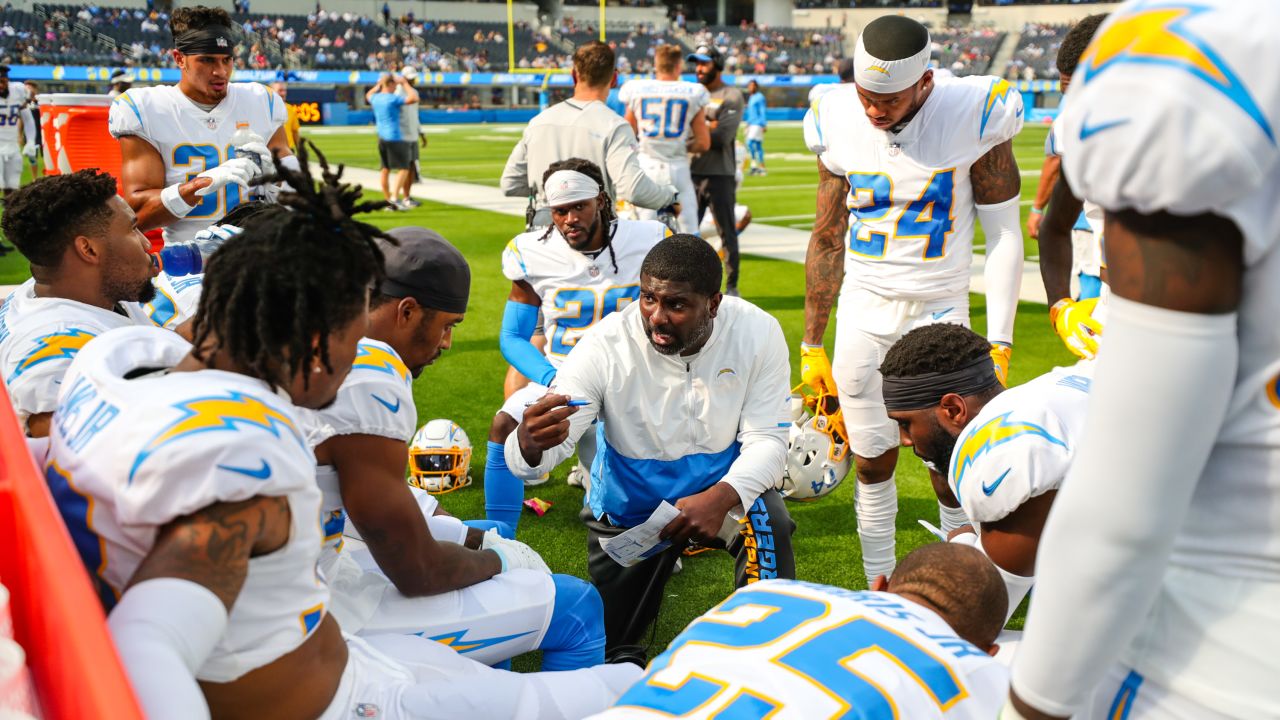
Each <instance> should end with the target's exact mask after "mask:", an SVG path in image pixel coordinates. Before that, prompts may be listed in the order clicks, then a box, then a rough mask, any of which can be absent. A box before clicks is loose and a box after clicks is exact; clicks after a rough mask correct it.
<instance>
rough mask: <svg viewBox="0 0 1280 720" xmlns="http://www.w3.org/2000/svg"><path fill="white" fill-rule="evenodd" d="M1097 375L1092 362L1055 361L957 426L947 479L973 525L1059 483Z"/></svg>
mask: <svg viewBox="0 0 1280 720" xmlns="http://www.w3.org/2000/svg"><path fill="white" fill-rule="evenodd" d="M1092 382H1093V363H1092V362H1081V363H1079V364H1076V365H1072V366H1071V367H1065V368H1055V369H1053V370H1051V371H1049V372H1048V373H1045V374H1044V375H1041V376H1040V377H1038V378H1036V379H1034V380H1032V381H1030V382H1028V383H1025V384H1023V385H1018V386H1017V387H1012V388H1009V389H1008V390H1005V391H1004V392H1002V393H1000V394H999V395H997V396H995V398H993V399H992V400H991V402H989V403H987V405H986V407H984V408H982V410H981V411H980V412H979V413H978V415H977V416H976V417H975V418H974V419H973V420H971V421H970V422H969V424H968V425H966V426H965V428H964V430H962V431H961V432H960V436H959V437H958V438H956V444H955V450H954V451H953V452H952V454H951V468H950V472H949V473H948V475H947V484H948V485H950V487H951V492H952V493H954V494H955V496H956V499H957V500H959V501H960V507H962V508H964V513H965V515H967V516H968V518H969V520H971V521H972V522H973V523H974V524H975V526H976V524H977V523H986V522H995V521H997V520H1000V519H1001V518H1004V517H1005V516H1006V515H1008V514H1010V513H1012V512H1013V511H1014V510H1017V509H1018V508H1019V507H1020V506H1021V505H1022V504H1023V503H1025V502H1026V501H1028V500H1030V499H1031V498H1033V497H1037V496H1040V495H1043V494H1045V493H1047V492H1049V491H1050V490H1057V489H1058V488H1059V487H1060V486H1061V485H1062V480H1063V478H1065V477H1066V475H1067V468H1068V467H1070V465H1071V458H1072V456H1073V455H1074V453H1075V449H1076V446H1077V445H1079V443H1080V436H1081V435H1082V434H1083V433H1084V421H1085V406H1086V404H1087V403H1088V400H1089V386H1090V385H1091V384H1092Z"/></svg>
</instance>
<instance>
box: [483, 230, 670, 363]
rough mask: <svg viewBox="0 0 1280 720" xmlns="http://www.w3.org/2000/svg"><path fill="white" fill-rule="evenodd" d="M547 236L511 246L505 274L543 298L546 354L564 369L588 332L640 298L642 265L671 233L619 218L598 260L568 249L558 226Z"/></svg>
mask: <svg viewBox="0 0 1280 720" xmlns="http://www.w3.org/2000/svg"><path fill="white" fill-rule="evenodd" d="M605 232H606V233H607V232H609V230H608V229H606V230H605ZM545 233H546V231H545V230H534V231H532V232H527V233H523V234H521V235H517V236H516V237H515V238H514V239H513V240H512V241H511V242H509V243H507V248H506V249H505V250H503V251H502V272H503V274H504V275H506V276H507V279H508V280H511V281H512V282H515V281H518V280H523V281H525V282H527V283H529V285H531V286H532V287H533V290H534V292H536V293H538V297H539V298H541V299H542V315H543V318H544V319H545V325H544V327H545V329H546V333H547V347H546V350H545V353H546V356H547V359H548V360H550V361H551V364H552V365H553V366H555V367H557V368H559V367H560V363H561V362H563V361H564V358H565V356H566V355H568V354H569V351H570V350H572V349H573V346H574V345H575V344H576V343H577V342H578V338H580V337H582V334H583V333H584V332H586V331H587V328H589V327H591V326H592V325H595V324H596V323H597V322H599V321H600V319H601V318H604V317H606V316H608V315H609V314H610V313H614V312H617V311H619V310H621V309H622V308H624V307H626V306H627V305H629V304H630V303H631V302H632V301H633V300H635V299H636V298H638V297H640V264H641V263H643V262H644V258H645V256H646V255H648V254H649V251H650V250H651V249H653V246H654V245H657V244H658V243H659V242H660V241H661V240H662V239H663V238H665V237H667V236H669V235H670V234H671V230H669V229H668V228H667V226H666V225H663V224H662V223H660V222H656V221H649V220H619V221H618V223H617V225H616V230H615V232H614V234H613V239H612V240H611V241H609V247H608V248H606V249H605V250H604V251H603V252H601V253H600V254H599V255H597V256H596V257H594V258H591V257H588V256H586V255H583V254H582V253H580V252H578V251H577V250H574V249H573V248H571V247H569V243H568V242H566V241H565V239H564V236H563V235H561V234H560V231H559V230H556V229H555V228H554V226H553V227H552V228H551V234H550V235H549V236H547V238H546V240H543V239H542V237H543V235H544V234H545ZM609 248H612V251H610V249H609Z"/></svg>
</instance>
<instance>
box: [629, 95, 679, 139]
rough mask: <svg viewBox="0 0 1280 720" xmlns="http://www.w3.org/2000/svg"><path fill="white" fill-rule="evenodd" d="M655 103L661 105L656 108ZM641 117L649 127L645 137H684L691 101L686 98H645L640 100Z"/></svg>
mask: <svg viewBox="0 0 1280 720" xmlns="http://www.w3.org/2000/svg"><path fill="white" fill-rule="evenodd" d="M655 105H657V106H661V107H657V108H655V107H654V106H655ZM640 119H641V120H643V121H644V126H645V127H646V128H648V129H647V130H645V133H644V134H645V137H664V138H667V139H672V138H678V137H683V136H684V125H685V122H686V121H688V119H689V101H688V100H685V99H684V98H656V97H651V98H644V99H643V100H641V101H640Z"/></svg>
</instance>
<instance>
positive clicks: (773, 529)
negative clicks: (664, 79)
mask: <svg viewBox="0 0 1280 720" xmlns="http://www.w3.org/2000/svg"><path fill="white" fill-rule="evenodd" d="M730 179H732V178H730ZM580 517H581V518H582V521H583V522H584V523H586V526H587V574H588V575H590V576H591V582H592V584H594V585H595V586H596V589H597V590H599V591H600V597H601V598H603V599H604V631H605V658H606V659H607V660H609V661H610V662H614V661H617V660H622V659H627V658H638V659H640V660H641V661H642V662H643V659H644V658H643V655H644V652H645V647H644V639H645V630H646V629H648V627H649V625H650V624H651V623H653V621H654V620H655V619H657V617H658V609H659V608H660V607H661V606H662V595H663V589H664V588H665V587H666V584H667V580H668V579H670V578H671V573H672V570H673V569H674V568H675V564H676V560H677V559H679V558H680V553H681V551H683V550H684V548H683V547H675V546H672V547H671V548H669V549H668V550H667V551H666V552H664V553H662V554H660V555H657V556H655V557H651V558H649V559H648V560H645V561H644V562H641V563H638V564H636V565H632V566H631V567H623V566H621V565H619V564H618V563H616V562H614V560H613V558H611V557H609V556H608V555H607V554H605V552H604V550H602V549H601V548H600V539H601V538H608V537H614V536H616V535H620V534H621V533H622V532H623V531H625V530H626V529H627V528H620V527H614V526H612V525H610V524H608V523H607V522H603V521H600V520H596V519H595V517H594V515H592V513H591V508H590V507H587V508H583V510H582V514H581V516H580ZM738 528H739V530H738V533H737V534H736V535H735V536H733V538H732V540H730V541H729V542H728V543H727V545H726V544H724V543H723V542H717V543H716V545H717V546H718V547H724V549H726V550H728V551H729V552H730V553H731V554H733V555H734V557H735V558H736V567H735V569H734V585H735V587H742V586H744V585H747V584H749V583H753V582H755V581H757V580H763V579H769V578H786V579H795V576H796V561H795V554H794V553H793V552H792V549H791V535H792V533H794V532H795V529H796V524H795V522H794V521H793V520H792V519H791V514H790V513H789V512H787V508H786V502H785V501H784V500H783V499H782V496H781V495H779V494H778V493H777V491H774V490H769V491H767V492H765V493H764V494H763V495H761V496H760V497H759V498H758V499H757V500H756V502H755V503H754V504H753V505H752V506H751V508H750V509H749V510H748V511H747V520H746V522H743V523H741V524H740V525H739V526H738Z"/></svg>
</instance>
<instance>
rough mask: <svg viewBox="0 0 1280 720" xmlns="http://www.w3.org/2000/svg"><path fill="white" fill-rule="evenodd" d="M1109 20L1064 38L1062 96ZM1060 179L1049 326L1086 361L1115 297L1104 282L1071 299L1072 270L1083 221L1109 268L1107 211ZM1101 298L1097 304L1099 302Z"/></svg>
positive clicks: (1048, 282) (1085, 24) (1051, 236)
mask: <svg viewBox="0 0 1280 720" xmlns="http://www.w3.org/2000/svg"><path fill="white" fill-rule="evenodd" d="M1106 19H1107V16H1106V15H1105V14H1097V15H1090V16H1089V17H1086V18H1084V19H1083V20H1081V21H1080V22H1078V23H1076V24H1075V26H1073V27H1072V28H1071V30H1069V31H1068V32H1067V34H1066V37H1064V38H1063V39H1062V45H1061V47H1059V48H1058V59H1057V65H1058V74H1059V77H1060V78H1061V83H1062V92H1063V93H1066V92H1067V90H1068V89H1070V86H1071V77H1072V75H1074V74H1075V70H1076V68H1077V67H1078V66H1079V63H1080V56H1081V55H1083V54H1084V50H1085V48H1086V47H1087V46H1088V45H1089V42H1090V41H1091V40H1093V36H1094V33H1096V32H1097V31H1098V26H1099V25H1101V24H1102V22H1103V21H1104V20H1106ZM1060 132H1061V129H1060V127H1059V126H1058V124H1057V123H1055V124H1054V127H1053V128H1052V129H1050V131H1049V136H1048V137H1047V138H1046V141H1045V144H1046V146H1047V147H1046V153H1045V154H1046V155H1047V157H1046V161H1045V162H1046V167H1047V168H1048V167H1050V166H1051V165H1050V160H1052V162H1053V166H1054V167H1056V164H1057V163H1060V162H1061V159H1062V158H1061V152H1062V145H1063V143H1062V142H1061V141H1060V140H1059V139H1058V135H1059V134H1060ZM1053 174H1054V175H1055V176H1056V177H1057V180H1056V182H1054V184H1053V185H1052V188H1051V190H1050V194H1049V204H1048V207H1047V208H1046V209H1045V212H1044V217H1043V219H1042V220H1041V222H1040V225H1039V228H1038V229H1039V242H1040V276H1041V278H1043V280H1044V290H1045V296H1046V297H1049V298H1058V300H1057V301H1056V302H1054V303H1053V305H1052V306H1050V308H1049V322H1050V323H1051V324H1052V325H1053V329H1054V332H1056V333H1057V334H1058V336H1059V337H1060V338H1062V342H1063V343H1064V344H1065V345H1066V346H1067V349H1068V350H1070V351H1071V352H1073V353H1075V354H1076V355H1077V356H1079V357H1081V358H1086V359H1088V358H1092V357H1094V356H1096V355H1097V353H1098V340H1099V339H1100V337H1101V335H1102V320H1103V317H1104V313H1105V303H1106V296H1107V295H1108V294H1109V293H1108V290H1107V287H1106V283H1105V282H1102V281H1101V280H1100V281H1099V285H1100V287H1099V288H1098V292H1096V293H1094V295H1093V296H1091V297H1086V294H1085V293H1084V286H1083V282H1082V284H1081V299H1080V300H1074V299H1072V297H1071V270H1072V265H1073V256H1075V255H1076V254H1077V251H1076V250H1077V239H1076V238H1075V237H1074V235H1075V229H1077V228H1079V227H1080V218H1081V217H1083V218H1084V219H1085V221H1086V224H1085V229H1087V230H1089V231H1090V235H1091V237H1089V238H1088V242H1089V243H1090V247H1088V248H1086V249H1085V252H1088V253H1089V254H1090V255H1092V256H1093V257H1095V258H1097V261H1096V264H1097V265H1098V266H1099V268H1098V269H1099V273H1100V274H1101V271H1102V270H1104V269H1105V268H1106V263H1105V261H1104V260H1103V259H1102V257H1101V256H1102V242H1103V238H1102V230H1103V227H1102V208H1100V207H1098V206H1097V205H1096V204H1094V203H1085V202H1082V201H1081V200H1080V199H1078V198H1077V197H1076V196H1075V194H1074V193H1073V192H1072V190H1071V183H1070V182H1069V181H1068V180H1067V178H1066V177H1065V176H1064V175H1063V174H1062V173H1061V172H1057V171H1055V172H1054V173H1053ZM1095 298H1096V299H1095Z"/></svg>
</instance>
